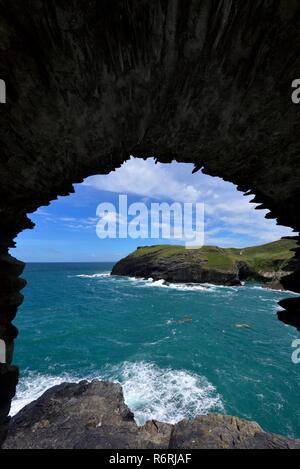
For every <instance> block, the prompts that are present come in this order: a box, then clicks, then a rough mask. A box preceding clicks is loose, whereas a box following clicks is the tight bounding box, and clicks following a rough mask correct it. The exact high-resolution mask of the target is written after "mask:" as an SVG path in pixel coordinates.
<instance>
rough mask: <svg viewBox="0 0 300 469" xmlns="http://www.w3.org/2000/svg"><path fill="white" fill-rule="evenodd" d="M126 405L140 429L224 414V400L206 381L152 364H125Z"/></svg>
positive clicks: (123, 379)
mask: <svg viewBox="0 0 300 469" xmlns="http://www.w3.org/2000/svg"><path fill="white" fill-rule="evenodd" d="M119 380H120V382H121V384H122V386H123V391H124V396H125V401H126V404H127V405H128V407H129V408H130V409H131V410H132V411H133V412H134V415H135V419H136V421H137V423H138V424H139V425H142V424H144V423H145V422H146V421H147V420H150V419H156V420H160V421H162V422H168V423H176V422H179V421H180V420H182V419H183V418H193V417H195V416H196V415H205V414H208V413H209V412H212V411H219V412H220V411H223V410H224V407H223V404H222V399H221V397H220V395H219V394H218V393H217V391H216V389H215V387H214V386H213V385H212V384H211V383H210V382H209V381H208V380H207V379H206V378H204V377H202V376H199V375H196V374H193V373H190V372H188V371H184V370H173V369H171V368H167V369H166V368H164V369H162V368H159V367H157V366H156V365H154V364H152V363H145V362H137V363H130V362H127V363H124V364H123V365H122V367H121V370H120V378H119Z"/></svg>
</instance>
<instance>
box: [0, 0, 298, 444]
mask: <svg viewBox="0 0 300 469" xmlns="http://www.w3.org/2000/svg"><path fill="white" fill-rule="evenodd" d="M0 6H1V11H2V13H1V27H0V44H1V46H0V78H1V79H2V80H4V81H5V83H6V87H7V88H6V93H7V97H6V98H7V103H6V104H4V105H1V113H0V142H1V147H0V214H1V217H0V285H1V290H0V339H1V340H4V341H5V344H6V356H7V364H5V365H0V439H1V429H2V432H4V431H5V425H4V423H5V421H6V415H7V413H8V409H9V405H10V404H9V403H10V399H11V398H12V397H13V395H14V392H15V386H16V383H17V379H18V370H17V369H16V368H15V367H14V366H12V364H11V363H12V351H13V341H14V339H15V337H16V335H17V330H16V328H15V327H14V325H13V324H12V322H13V320H14V317H15V315H16V312H17V308H18V306H19V305H20V304H21V303H22V300H23V297H22V294H21V293H20V291H21V290H22V288H23V287H24V285H25V282H24V281H23V280H22V279H21V278H20V275H21V274H22V271H23V268H24V265H23V264H22V263H21V262H19V261H17V260H15V259H13V258H12V257H11V256H9V254H8V250H9V248H10V247H12V246H13V245H14V238H15V237H16V235H17V234H18V233H19V232H20V231H22V230H24V229H27V228H31V227H32V223H31V221H30V219H29V218H28V216H27V215H28V214H30V213H32V212H34V211H35V210H36V209H37V208H38V207H40V206H43V205H47V204H49V202H50V201H51V200H53V199H55V198H57V197H58V196H62V195H68V194H69V193H71V192H72V191H73V187H72V184H73V183H78V182H81V181H82V180H83V178H85V177H87V176H90V175H92V174H96V173H102V174H106V173H108V172H110V171H112V170H114V169H115V168H117V167H119V166H120V165H121V164H122V163H123V162H124V161H125V160H126V159H128V158H129V156H130V155H134V156H138V157H145V158H146V157H148V156H152V155H154V154H155V155H158V160H159V161H161V162H170V161H172V160H176V161H178V162H190V163H194V164H195V170H199V169H201V168H202V169H203V171H204V172H205V173H207V174H209V175H211V176H219V177H222V178H223V179H224V180H228V181H231V182H233V183H235V184H236V185H238V189H239V190H240V191H242V192H244V193H247V194H250V193H252V194H253V195H254V201H255V202H256V203H260V207H259V208H264V209H265V208H267V209H269V210H270V213H269V214H268V218H276V219H277V220H278V222H279V223H280V224H282V225H286V226H290V227H292V228H293V229H294V230H295V232H299V231H300V216H299V206H300V189H299V176H300V174H299V173H300V169H299V168H300V160H299V154H300V143H299V118H300V108H299V107H297V106H296V105H294V104H293V103H292V101H291V83H292V82H293V80H294V79H296V78H299V77H298V74H299V70H300V8H299V4H298V2H296V1H295V0H269V1H268V2H266V1H257V2H253V1H252V0H237V1H235V2H232V1H230V0H228V1H225V0H224V1H218V2H217V1H211V0H191V1H190V2H187V1H185V0H176V1H173V0H166V1H161V0H154V1H153V0H151V1H150V0H133V1H132V2H128V1H126V0H116V1H114V2H110V1H108V0H101V1H97V0H92V1H90V2H88V3H87V2H85V1H81V0H62V1H58V0H51V1H48V0H39V1H36V0H26V1H24V0H15V1H14V2H9V1H7V0H0ZM299 259H300V248H299V249H298V250H297V251H296V253H295V261H294V262H295V273H294V274H293V275H291V276H289V277H287V278H286V280H285V285H286V287H287V288H289V289H291V290H294V291H296V292H300V282H299V280H300V261H299ZM281 304H282V306H283V307H284V311H282V312H281V313H280V318H281V319H282V320H283V321H285V322H287V323H289V324H293V325H295V326H297V327H300V320H299V317H300V316H299V308H300V306H299V305H300V301H299V299H298V298H295V299H292V300H286V301H283V302H282V303H281Z"/></svg>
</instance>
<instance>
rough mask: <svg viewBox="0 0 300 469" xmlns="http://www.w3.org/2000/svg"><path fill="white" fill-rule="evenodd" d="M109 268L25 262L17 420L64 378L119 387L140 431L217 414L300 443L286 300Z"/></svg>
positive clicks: (251, 289) (255, 290)
mask: <svg viewBox="0 0 300 469" xmlns="http://www.w3.org/2000/svg"><path fill="white" fill-rule="evenodd" d="M111 267H112V264H31V265H27V268H26V271H25V274H24V277H25V278H26V279H27V281H28V286H27V287H26V289H25V290H24V293H25V303H24V304H23V306H22V307H21V308H20V311H19V314H18V317H17V321H16V325H17V326H18V327H19V329H20V335H19V338H18V340H17V342H16V352H15V363H16V364H18V365H19V366H20V367H21V372H22V374H21V382H20V385H19V389H18V394H17V397H16V399H15V401H14V403H13V408H12V412H13V413H15V412H16V411H17V410H18V409H20V408H21V407H22V406H24V405H25V404H27V403H29V402H30V401H31V400H33V399H36V398H37V397H38V396H39V395H40V394H41V393H42V392H43V391H45V390H46V389H47V388H48V387H50V386H52V385H55V384H58V383H60V382H62V381H65V380H70V381H74V380H79V379H82V378H87V379H92V378H105V379H111V380H115V381H119V382H121V383H122V385H123V389H124V394H125V398H126V402H127V404H128V405H129V407H130V408H131V409H132V410H133V411H134V412H135V416H136V419H137V421H138V423H139V424H142V423H143V422H144V421H145V420H146V419H149V418H157V419H160V420H163V421H169V422H176V421H178V420H180V419H182V418H183V417H188V418H190V417H193V416H195V415H197V414H205V413H208V412H214V411H217V412H224V413H227V414H232V415H238V416H240V417H245V418H247V419H253V420H256V421H257V422H258V423H259V424H260V425H261V426H262V427H263V428H264V429H265V430H268V431H273V432H278V433H281V434H285V435H290V436H296V437H300V405H299V404H300V398H299V385H300V379H299V377H300V365H295V364H293V363H292V361H291V354H292V351H293V349H292V346H291V343H292V341H293V340H294V339H296V338H299V334H297V331H296V330H295V329H293V328H291V327H288V326H285V325H283V324H282V323H281V322H279V321H278V320H277V316H276V309H278V305H277V301H278V300H279V299H281V298H284V297H288V296H291V294H287V293H282V292H277V291H268V290H265V289H262V288H261V287H259V286H258V285H249V284H248V285H246V286H244V287H241V288H230V287H213V286H200V285H198V286H186V285H170V286H169V287H167V286H164V285H162V282H152V281H151V280H148V281H143V280H135V279H129V278H117V277H110V276H109V272H110V270H111ZM236 324H248V325H249V326H251V328H250V329H245V328H237V327H236Z"/></svg>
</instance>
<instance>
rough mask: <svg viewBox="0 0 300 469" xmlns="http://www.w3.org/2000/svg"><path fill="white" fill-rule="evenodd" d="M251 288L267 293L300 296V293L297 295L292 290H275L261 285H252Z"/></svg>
mask: <svg viewBox="0 0 300 469" xmlns="http://www.w3.org/2000/svg"><path fill="white" fill-rule="evenodd" d="M248 286H249V285H248ZM250 288H252V289H253V290H264V291H267V292H273V293H284V294H287V295H296V296H299V293H296V292H294V291H291V290H276V289H274V288H266V287H263V286H259V285H252V286H251V287H250Z"/></svg>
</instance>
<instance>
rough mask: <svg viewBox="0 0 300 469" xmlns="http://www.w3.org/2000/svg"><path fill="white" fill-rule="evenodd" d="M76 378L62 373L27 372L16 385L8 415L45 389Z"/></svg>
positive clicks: (18, 409)
mask: <svg viewBox="0 0 300 469" xmlns="http://www.w3.org/2000/svg"><path fill="white" fill-rule="evenodd" d="M77 381H78V378H75V377H73V376H70V375H68V374H64V375H62V376H50V375H43V374H40V373H29V374H28V375H27V376H26V378H21V379H20V383H19V385H18V387H17V394H16V397H15V398H14V399H13V401H12V405H11V410H10V415H15V414H17V413H18V412H19V411H20V410H21V409H23V407H25V406H26V405H28V404H30V402H32V401H35V400H36V399H38V398H39V397H40V396H41V395H42V394H44V392H46V391H47V389H49V388H52V387H53V386H57V385H59V384H62V383H65V382H72V383H74V382H77Z"/></svg>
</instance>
